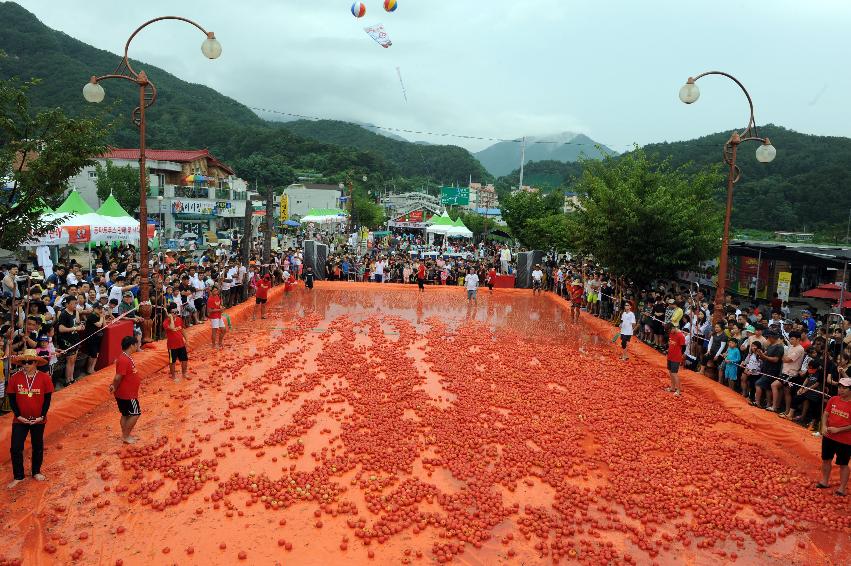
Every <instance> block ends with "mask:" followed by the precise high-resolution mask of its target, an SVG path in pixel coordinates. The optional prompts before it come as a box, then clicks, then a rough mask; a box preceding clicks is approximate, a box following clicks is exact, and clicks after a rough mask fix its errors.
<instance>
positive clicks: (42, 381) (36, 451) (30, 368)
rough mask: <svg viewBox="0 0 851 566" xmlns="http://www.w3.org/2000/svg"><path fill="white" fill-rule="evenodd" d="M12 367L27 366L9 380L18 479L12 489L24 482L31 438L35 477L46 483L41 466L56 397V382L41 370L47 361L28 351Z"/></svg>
mask: <svg viewBox="0 0 851 566" xmlns="http://www.w3.org/2000/svg"><path fill="white" fill-rule="evenodd" d="M12 363H14V364H16V365H21V366H23V369H21V370H20V371H17V372H16V373H14V374H13V375H12V376H11V377H10V378H9V387H8V389H7V391H6V393H7V394H8V396H9V404H10V405H11V406H12V412H13V413H14V415H15V419H14V420H13V421H12V447H11V453H12V473H13V475H14V479H13V480H12V482H11V483H10V484H9V489H11V488H13V487H15V486H16V485H18V484H19V483H21V482H22V481H24V477H25V476H24V442H25V441H26V439H27V435H30V442H31V443H32V477H33V478H35V479H36V480H37V481H44V480H46V479H47V478H45V477H44V476H43V475H42V473H41V462H42V460H43V459H44V422H45V420H46V419H47V410H48V409H49V408H50V397H51V395H52V394H53V380H52V379H50V376H49V375H48V374H47V373H45V372H43V371H39V370H38V368H39V367H41V366H45V365H47V363H48V362H47V360H45V359H44V358H42V357H40V356H38V355H37V354H36V352H35V350H24V353H23V354H21V355H20V356H15V357H14V358H12Z"/></svg>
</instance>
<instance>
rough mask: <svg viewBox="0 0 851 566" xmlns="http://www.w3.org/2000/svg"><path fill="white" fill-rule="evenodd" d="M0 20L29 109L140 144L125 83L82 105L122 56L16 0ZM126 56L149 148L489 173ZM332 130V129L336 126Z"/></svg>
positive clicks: (356, 167) (367, 167)
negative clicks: (146, 84) (253, 101)
mask: <svg viewBox="0 0 851 566" xmlns="http://www.w3.org/2000/svg"><path fill="white" fill-rule="evenodd" d="M0 22H3V32H2V33H0V80H5V79H10V78H18V79H20V80H29V79H31V78H36V79H40V81H41V82H40V84H38V85H37V86H35V87H33V88H32V89H30V91H29V96H30V101H31V106H32V107H33V108H34V109H43V108H52V107H61V108H63V110H64V111H65V112H66V113H67V114H70V115H101V116H102V117H104V118H105V119H107V120H110V121H112V123H113V124H114V130H113V133H112V135H111V139H110V140H109V141H110V143H111V144H113V145H115V146H117V147H137V146H138V143H139V141H138V140H139V135H138V131H137V130H136V128H135V127H134V126H133V125H132V124H131V123H130V113H131V111H132V110H133V108H134V107H135V106H136V100H137V99H138V93H137V91H136V90H134V87H133V86H132V85H130V84H126V83H125V82H124V81H108V82H105V83H104V85H103V86H104V89H105V90H106V92H107V98H106V99H105V101H104V102H103V103H101V104H99V105H93V104H89V103H87V102H86V101H85V100H84V99H83V95H82V88H83V85H84V84H85V83H86V82H87V81H88V80H89V78H90V77H91V76H92V75H95V74H107V73H111V72H112V71H113V70H114V69H115V67H116V65H117V64H118V63H119V61H120V56H118V55H116V54H113V53H109V52H107V51H103V50H101V49H97V48H94V47H92V46H90V45H87V44H85V43H83V42H81V41H78V40H76V39H74V38H72V37H70V36H68V35H66V34H65V33H62V32H59V31H56V30H52V29H50V28H48V27H47V26H45V25H44V24H43V23H41V22H40V21H39V20H38V19H37V18H36V17H35V16H34V15H33V14H31V13H30V12H28V11H27V10H25V9H24V8H22V7H21V6H19V5H18V4H15V3H14V2H0ZM197 59H198V61H197V64H198V65H205V66H208V67H205V68H209V72H210V73H215V72H217V69H216V65H215V62H211V61H208V60H206V59H204V58H203V57H201V56H200V55H198V57H197ZM131 64H132V65H133V66H134V68H135V69H137V70H140V69H144V70H145V72H146V73H147V74H148V76H149V77H150V79H151V81H152V82H153V83H154V84H155V85H156V86H157V91H158V98H157V102H156V104H154V105H153V106H152V107H151V108H150V109H149V110H148V111H147V113H146V117H147V140H148V145H149V147H151V148H160V149H167V148H180V149H184V148H208V149H210V151H211V152H212V153H213V154H214V155H216V156H217V157H219V158H220V159H223V160H225V161H226V162H230V163H232V164H234V165H237V164H239V163H240V162H246V160H247V159H248V158H249V157H251V156H253V155H261V156H263V157H268V158H270V159H274V160H276V163H277V165H282V164H284V165H286V166H288V167H291V168H294V169H305V170H314V171H317V172H318V173H321V174H322V175H323V176H325V177H335V176H343V177H345V176H346V175H349V174H352V173H354V172H356V171H357V172H358V173H357V174H358V175H360V172H361V171H362V172H363V173H364V174H367V173H370V174H372V173H379V174H380V177H383V178H390V177H394V178H395V177H398V176H399V175H405V176H422V177H431V179H432V180H433V181H434V182H437V183H451V182H456V181H457V182H461V181H463V180H467V179H469V177H470V175H472V176H473V178H475V179H482V180H488V175H487V172H486V171H485V170H484V169H483V168H482V167H481V165H480V164H479V163H478V161H476V160H475V159H474V158H473V157H472V156H471V155H470V154H469V152H467V151H466V150H464V149H462V148H459V147H454V146H422V145H418V144H413V143H410V142H408V141H405V140H403V139H401V138H400V139H390V138H388V137H385V136H384V135H378V134H375V133H373V132H370V131H368V130H367V129H364V128H362V127H360V126H357V125H354V124H347V123H345V122H326V121H320V122H306V123H305V122H303V121H302V122H299V121H296V122H280V121H276V122H272V121H267V120H263V119H261V118H260V117H259V116H257V114H255V113H254V112H253V111H252V110H251V109H249V108H248V107H247V106H245V105H243V104H241V103H239V102H238V101H236V100H234V99H232V98H229V97H226V96H224V95H222V94H220V93H218V92H216V91H215V90H213V89H211V88H208V87H206V86H203V85H197V84H191V83H188V82H186V81H182V80H180V79H178V78H177V77H175V76H174V75H172V74H170V73H168V72H166V71H164V70H162V69H159V68H157V67H154V66H151V65H147V64H145V63H143V62H141V61H136V60H131ZM329 124H332V125H330V126H329ZM335 128H336V129H339V132H336V133H335V132H334V131H333V130H334V129H335ZM300 132H303V134H302V133H300ZM253 163H255V164H256V163H257V160H255V161H254V162H253ZM250 172H251V175H252V177H254V176H255V175H256V174H257V171H256V170H255V169H254V168H252V169H251V171H250ZM237 174H240V170H239V168H237ZM246 174H247V173H246Z"/></svg>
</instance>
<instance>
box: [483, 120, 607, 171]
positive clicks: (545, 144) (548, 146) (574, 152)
mask: <svg viewBox="0 0 851 566" xmlns="http://www.w3.org/2000/svg"><path fill="white" fill-rule="evenodd" d="M597 145H599V144H597V142H595V141H594V140H592V139H591V138H589V137H588V136H586V135H585V134H574V133H573V132H563V133H560V134H553V135H551V136H540V137H527V138H526V161H527V162H529V161H562V162H566V163H567V162H573V161H577V160H579V158H580V157H581V156H583V155H584V156H585V157H589V158H592V159H596V158H598V157H600V152H601V151H602V152H603V153H604V154H606V155H615V154H616V152H615V151H612V150H611V149H609V148H608V147H606V146H604V145H600V149H599V150H598V149H597ZM520 154H521V143H520V142H519V141H502V142H498V143H495V144H494V145H492V146H490V147H487V148H485V149H483V150H481V151H479V152H477V153H476V154H475V156H476V157H477V158H478V160H479V161H480V162H481V163H482V165H484V167H485V169H487V170H488V172H490V173H491V175H494V176H496V177H501V176H503V175H508V174H509V173H510V172H511V171H513V170H514V169H515V168H518V167H519V166H520ZM524 181H525V179H524Z"/></svg>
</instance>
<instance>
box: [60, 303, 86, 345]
mask: <svg viewBox="0 0 851 566" xmlns="http://www.w3.org/2000/svg"><path fill="white" fill-rule="evenodd" d="M60 326H64V327H66V328H71V327H73V326H77V319H76V316H75V313H69V312H68V310H67V309H62V312H61V313H59V316H58V317H57V319H56V343H57V344H58V345H59V346H60V347H63V348H64V347H67V346H70V345H72V344H76V343H77V342H79V341H80V338H79V336H78V333H77V331H74V332H61V331H60V330H59V327H60Z"/></svg>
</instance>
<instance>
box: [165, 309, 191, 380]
mask: <svg viewBox="0 0 851 566" xmlns="http://www.w3.org/2000/svg"><path fill="white" fill-rule="evenodd" d="M166 312H167V313H168V315H167V317H166V319H165V320H164V321H163V329H164V330H165V345H166V348H168V370H169V373H170V374H171V379H173V380H174V382H175V383H177V382H178V381H179V380H178V379H177V378H176V377H175V374H174V366H175V364H176V363H177V361H178V360H180V373H181V375H182V376H183V379H186V370H187V368H188V365H189V353H188V352H187V351H186V333H185V331H184V330H183V318H182V317H180V316H178V315H177V305H176V304H174V303H169V305H168V307H167V308H166Z"/></svg>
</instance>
